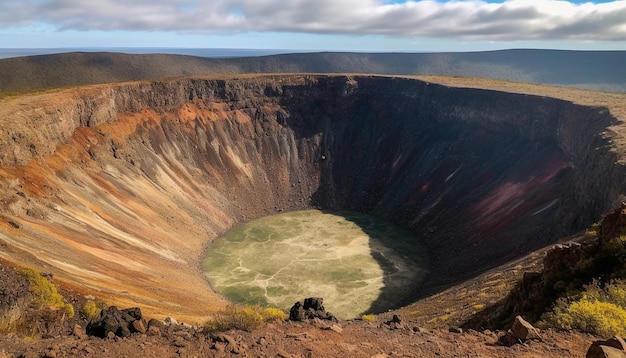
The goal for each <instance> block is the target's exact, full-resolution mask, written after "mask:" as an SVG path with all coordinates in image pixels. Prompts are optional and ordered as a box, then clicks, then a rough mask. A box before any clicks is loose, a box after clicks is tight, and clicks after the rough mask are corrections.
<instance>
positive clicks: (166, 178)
mask: <svg viewBox="0 0 626 358" xmlns="http://www.w3.org/2000/svg"><path fill="white" fill-rule="evenodd" d="M0 121H2V125H1V128H2V131H1V134H0V180H2V186H1V188H2V192H1V196H0V204H1V211H0V249H1V250H0V255H2V256H3V257H4V258H5V259H8V260H10V261H14V262H20V263H23V264H25V265H31V266H35V267H39V268H40V269H42V270H44V271H49V272H52V273H54V275H55V277H57V278H60V279H62V280H65V281H67V282H70V283H73V284H75V285H76V286H77V287H79V288H80V289H83V290H86V291H89V292H95V293H98V294H99V295H101V296H104V297H108V298H109V299H110V300H112V302H113V303H118V304H121V305H123V306H124V305H129V304H131V303H132V304H139V305H141V306H142V307H144V308H145V310H146V311H147V312H148V313H149V314H156V315H175V316H177V317H183V318H188V319H192V320H201V319H202V316H203V315H206V314H208V313H209V312H211V311H212V310H214V309H217V308H220V307H222V306H223V305H224V304H225V302H224V300H223V299H222V298H220V297H219V296H218V295H216V294H215V293H213V292H212V291H211V289H210V287H209V286H208V284H207V283H206V282H205V281H204V279H203V276H202V274H201V273H200V272H199V259H200V255H201V253H202V251H203V250H204V248H205V247H206V245H207V243H208V242H210V241H211V240H212V239H214V238H216V237H218V236H219V234H220V233H222V232H224V231H225V230H227V229H228V228H229V227H231V226H233V225H235V224H237V223H241V222H245V221H247V220H250V219H252V218H255V217H259V216H262V215H268V214H272V213H275V212H277V211H282V210H295V209H304V208H310V207H319V208H322V209H346V210H354V211H360V212H365V213H369V214H373V215H375V216H378V217H380V218H383V219H386V220H389V221H391V222H393V223H395V224H397V225H399V226H402V227H404V228H406V229H408V230H410V231H411V232H413V233H414V234H415V237H416V240H419V241H420V242H421V243H422V244H423V245H425V246H426V247H427V248H428V250H429V251H430V255H431V260H430V261H431V266H430V275H429V277H428V278H427V283H426V287H425V288H426V289H427V291H432V290H434V289H436V288H439V287H441V286H442V285H448V284H451V283H454V282H458V281H459V280H461V279H463V278H467V277H470V276H473V275H476V274H478V273H480V272H483V271H485V270H487V269H489V268H493V267H495V266H496V265H498V264H500V263H503V262H506V261H508V260H510V259H513V258H515V257H519V256H520V255H522V254H523V253H526V252H528V251H530V250H532V249H536V248H539V247H543V246H545V245H547V244H549V243H552V242H555V241H556V240H558V239H560V238H562V237H564V236H566V235H569V234H572V233H574V232H576V231H578V230H580V229H582V228H584V227H586V226H587V225H589V224H590V223H592V222H594V221H596V220H597V219H598V218H599V217H600V215H601V214H602V213H603V212H605V211H606V210H608V209H609V208H610V207H612V206H614V205H615V204H616V203H617V202H618V201H619V200H620V194H621V193H623V192H624V187H623V183H622V178H623V175H624V167H623V165H622V161H621V159H622V158H621V157H620V156H619V155H618V154H617V153H618V152H619V150H616V148H617V147H616V145H618V144H616V143H614V142H613V140H614V139H615V138H613V139H611V135H612V133H615V130H614V129H612V127H611V126H614V125H616V124H618V120H617V118H616V117H615V116H614V114H612V113H611V112H610V111H609V109H607V108H601V107H595V106H584V105H579V104H573V103H571V102H568V101H564V100H559V99H553V98H547V97H541V96H533V95H525V94H511V93H503V92H497V91H488V90H477V89H469V88H452V87H446V86H441V85H437V84H434V83H428V82H423V81H420V80H416V79H408V78H384V77H371V76H354V77H349V76H313V75H285V76H261V77H255V76H243V77H240V78H230V79H210V78H196V79H177V80H169V81H155V82H137V83H124V84H119V85H99V86H91V87H83V88H78V89H70V90H63V91H54V92H46V93H43V94H34V95H28V96H21V97H15V98H5V99H3V100H2V105H1V106H0ZM616 142H617V141H616ZM386 294H390V293H388V292H384V291H383V292H382V293H381V300H383V298H384V295H386ZM417 295H418V293H416V297H417Z"/></svg>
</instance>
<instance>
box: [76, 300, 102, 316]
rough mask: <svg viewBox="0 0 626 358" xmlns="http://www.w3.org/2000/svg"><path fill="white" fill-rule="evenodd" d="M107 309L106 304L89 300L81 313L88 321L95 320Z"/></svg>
mask: <svg viewBox="0 0 626 358" xmlns="http://www.w3.org/2000/svg"><path fill="white" fill-rule="evenodd" d="M105 308H106V303H104V301H102V300H100V299H97V298H96V299H94V300H89V301H87V302H86V303H85V305H84V306H83V308H82V309H81V310H80V312H81V313H82V314H83V316H85V318H87V319H90V320H91V319H94V318H97V317H99V316H100V312H102V310H103V309H105Z"/></svg>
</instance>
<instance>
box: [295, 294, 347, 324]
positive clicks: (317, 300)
mask: <svg viewBox="0 0 626 358" xmlns="http://www.w3.org/2000/svg"><path fill="white" fill-rule="evenodd" d="M316 318H317V319H324V320H330V321H337V318H335V316H333V314H332V313H330V312H327V311H326V308H325V307H324V299H323V298H321V297H309V298H305V299H304V301H298V302H296V303H294V305H293V306H291V309H290V310H289V320H291V321H306V320H311V319H316Z"/></svg>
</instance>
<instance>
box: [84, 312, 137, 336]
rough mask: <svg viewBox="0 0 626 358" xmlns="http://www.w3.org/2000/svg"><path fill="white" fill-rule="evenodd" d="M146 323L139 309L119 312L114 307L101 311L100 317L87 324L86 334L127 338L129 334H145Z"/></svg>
mask: <svg viewBox="0 0 626 358" xmlns="http://www.w3.org/2000/svg"><path fill="white" fill-rule="evenodd" d="M146 327H147V325H146V321H145V320H144V318H143V315H142V314H141V309H140V308H139V307H133V308H126V309H123V310H120V309H119V308H117V307H116V306H111V307H107V308H105V309H103V310H102V311H101V312H100V317H98V318H97V319H95V320H93V321H91V322H89V324H88V325H87V329H86V330H87V334H88V335H90V336H96V337H100V338H108V337H112V336H118V337H128V336H130V335H131V333H142V334H143V333H146V330H147V329H146Z"/></svg>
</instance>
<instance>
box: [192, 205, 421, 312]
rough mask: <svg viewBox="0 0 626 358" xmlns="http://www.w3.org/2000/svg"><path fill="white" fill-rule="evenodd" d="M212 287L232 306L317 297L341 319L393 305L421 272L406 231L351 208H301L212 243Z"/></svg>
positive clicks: (208, 268)
mask: <svg viewBox="0 0 626 358" xmlns="http://www.w3.org/2000/svg"><path fill="white" fill-rule="evenodd" d="M203 267H204V272H205V274H206V277H207V279H208V280H209V282H210V283H211V285H212V286H213V288H214V289H215V290H216V291H217V292H219V293H221V294H222V295H224V296H226V297H227V298H229V299H230V300H232V301H234V302H237V303H247V304H259V305H262V306H273V307H279V308H282V309H285V310H288V309H289V308H290V307H291V306H292V305H293V304H294V303H295V302H296V301H300V300H302V299H304V298H306V297H323V298H324V306H325V307H326V309H327V310H328V311H330V312H331V313H333V314H334V315H335V316H337V317H339V318H344V319H346V318H353V317H359V316H360V315H361V314H364V313H378V312H382V311H385V310H387V309H390V308H395V307H398V306H399V305H401V304H404V303H406V302H407V301H409V300H411V298H413V297H415V296H414V295H415V293H416V291H417V289H418V287H419V285H420V283H421V282H422V279H423V277H424V275H425V273H426V260H425V255H424V250H423V249H422V248H421V247H420V245H419V244H418V242H417V240H416V239H415V238H414V237H413V236H412V235H411V234H410V233H409V232H407V231H404V230H402V229H400V228H398V227H395V226H392V225H390V224H389V223H386V222H384V221H382V220H379V219H377V218H374V217H372V216H368V215H364V214H360V213H353V212H332V213H329V212H327V211H319V210H306V211H297V212H288V213H282V214H279V215H272V216H267V217H263V218H260V219H256V220H254V221H251V222H249V223H247V224H245V225H241V226H237V227H235V228H233V229H232V230H230V231H229V232H227V233H226V234H225V235H224V236H222V237H220V238H218V239H217V240H215V241H214V242H213V243H212V244H211V245H210V247H209V249H208V250H207V253H206V256H205V258H204V261H203Z"/></svg>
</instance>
